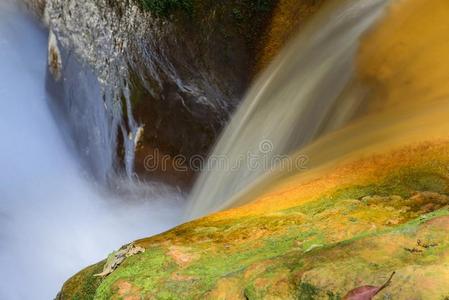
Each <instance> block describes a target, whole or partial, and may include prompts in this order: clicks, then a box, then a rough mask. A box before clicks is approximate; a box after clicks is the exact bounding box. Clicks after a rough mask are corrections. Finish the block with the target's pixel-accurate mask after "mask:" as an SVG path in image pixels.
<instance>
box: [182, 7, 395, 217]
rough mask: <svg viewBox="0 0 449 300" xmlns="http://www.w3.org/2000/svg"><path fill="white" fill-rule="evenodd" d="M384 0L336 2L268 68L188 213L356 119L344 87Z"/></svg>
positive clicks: (225, 198)
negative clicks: (352, 118)
mask: <svg viewBox="0 0 449 300" xmlns="http://www.w3.org/2000/svg"><path fill="white" fill-rule="evenodd" d="M387 3H388V1H386V0H375V1H373V0H365V1H354V0H350V1H344V2H343V3H342V2H341V1H336V3H333V4H331V5H329V6H328V7H327V9H324V10H323V11H322V12H321V13H320V14H319V15H318V16H316V18H315V20H314V21H313V22H312V23H311V24H309V26H308V28H306V29H305V30H304V31H303V32H302V33H301V34H300V35H299V36H298V38H297V39H296V40H295V41H294V42H293V43H292V44H291V45H290V46H289V48H288V49H286V51H284V52H283V53H282V54H281V55H280V57H279V58H278V59H277V60H276V61H275V62H274V63H273V64H272V66H271V67H270V68H268V70H267V71H266V72H265V73H264V75H263V76H262V77H261V78H260V79H259V80H258V81H257V83H256V84H255V85H254V86H253V87H252V88H251V90H250V92H249V93H248V95H247V96H246V98H245V100H244V102H243V104H242V105H241V106H240V108H239V109H238V111H237V113H236V114H235V115H234V117H233V119H232V121H231V122H230V124H229V125H228V127H227V129H226V130H225V132H224V134H223V135H222V137H221V139H220V140H219V142H218V143H217V145H216V146H215V150H214V151H213V152H212V155H211V158H212V161H213V160H215V161H217V160H216V158H217V157H219V158H222V159H223V158H224V159H225V160H226V162H227V164H226V165H225V166H224V167H223V165H221V166H219V165H217V164H216V165H215V166H214V165H213V163H212V164H211V165H212V166H211V167H210V165H208V167H210V168H207V169H205V170H203V172H202V174H201V176H200V178H199V179H198V181H197V183H196V185H195V187H194V190H193V192H192V194H191V196H190V206H189V210H188V214H189V216H190V217H198V216H201V215H204V214H206V213H208V212H211V211H216V210H219V209H220V208H223V207H226V206H227V205H228V204H229V201H232V200H231V198H232V196H233V195H235V194H236V193H237V192H239V191H241V190H242V189H243V188H244V187H246V186H247V185H248V184H250V183H251V182H253V181H254V180H255V179H256V178H257V177H259V176H260V175H261V174H263V173H264V172H266V171H267V168H268V169H269V168H270V166H271V164H270V162H273V163H274V164H275V163H276V162H277V160H276V158H279V156H280V155H285V154H288V153H290V152H291V151H293V150H294V149H297V148H298V147H300V146H302V145H306V144H307V143H308V142H310V141H312V140H313V139H314V138H316V137H317V136H318V135H320V134H321V133H323V132H326V131H329V130H332V129H335V128H339V127H341V126H342V125H343V124H345V123H346V122H347V121H348V120H349V119H350V118H351V117H352V114H353V110H351V109H348V108H354V107H357V105H356V104H357V103H356V102H355V100H358V99H359V98H360V97H357V93H355V94H354V89H350V90H351V91H352V92H348V93H343V91H344V90H345V89H349V88H348V87H349V86H350V83H351V76H352V71H353V68H354V65H353V64H354V56H355V53H356V50H357V47H358V42H359V38H360V36H361V35H362V34H363V33H364V32H365V31H366V30H367V29H368V28H369V27H370V26H371V25H372V24H373V23H374V22H375V20H376V19H377V18H378V17H379V16H380V15H381V13H382V12H383V9H384V7H385V5H386V4H387ZM337 106H338V107H337ZM334 108H335V109H334ZM267 161H268V163H267ZM235 166H238V167H235Z"/></svg>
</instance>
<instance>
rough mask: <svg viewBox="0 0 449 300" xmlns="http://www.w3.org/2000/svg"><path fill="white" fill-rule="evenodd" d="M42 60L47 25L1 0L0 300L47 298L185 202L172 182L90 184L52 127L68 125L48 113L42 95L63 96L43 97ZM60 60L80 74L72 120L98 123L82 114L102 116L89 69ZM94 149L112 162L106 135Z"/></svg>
mask: <svg viewBox="0 0 449 300" xmlns="http://www.w3.org/2000/svg"><path fill="white" fill-rule="evenodd" d="M46 59H47V34H46V32H44V31H43V30H41V29H39V28H38V26H37V25H36V24H35V23H33V22H32V21H31V18H29V17H28V16H26V15H24V14H23V13H22V12H21V11H20V10H19V9H18V8H17V7H16V6H15V5H14V1H10V0H2V1H0V65H1V68H0V104H1V107H2V108H1V109H0V136H1V137H2V142H1V143H0V144H1V145H0V149H1V151H0V170H1V172H0V195H1V196H0V265H1V272H0V299H8V300H16V299H17V300H19V299H20V300H24V299H25V300H27V299H33V300H34V299H38V300H40V299H53V298H54V296H55V295H56V293H57V291H58V290H59V289H60V287H61V286H62V284H63V281H64V280H66V279H67V278H68V277H69V276H71V275H73V274H74V273H75V272H76V271H78V270H80V269H81V268H82V267H84V266H86V265H88V264H92V263H94V262H96V261H98V260H100V259H102V258H104V257H105V256H106V255H107V254H108V253H109V252H110V251H112V250H113V249H116V248H118V247H120V246H121V245H123V244H124V243H126V242H129V241H132V240H133V239H137V238H142V237H144V236H147V235H148V234H156V233H159V232H161V231H164V230H167V229H168V228H170V227H172V226H174V225H176V223H177V222H178V221H179V219H180V207H181V206H182V199H181V197H180V195H179V194H178V193H177V192H176V191H174V190H172V189H171V188H169V187H164V186H162V185H161V184H157V185H156V184H155V185H151V184H149V185H145V186H140V185H138V184H137V183H130V182H129V181H127V182H126V183H124V184H123V185H124V186H125V187H126V190H125V189H122V190H121V191H122V193H121V194H120V195H119V196H117V195H113V194H111V193H110V192H108V191H105V190H103V189H101V188H99V187H98V186H96V185H94V184H92V180H91V177H88V176H86V173H89V172H84V170H83V169H82V168H80V167H79V166H80V160H79V159H78V156H76V155H75V153H76V151H73V150H72V148H71V147H70V143H66V141H65V140H64V138H65V139H68V136H63V135H62V133H64V132H66V131H65V130H59V129H61V127H64V126H65V125H66V124H65V123H64V122H62V121H60V120H58V121H57V122H55V120H54V119H53V115H54V114H51V113H50V110H49V107H48V104H49V102H51V103H55V102H58V100H61V99H52V101H49V99H50V96H49V95H48V94H47V92H46V89H45V74H46V69H47V66H46V63H47V61H46ZM66 67H67V68H72V69H71V70H72V71H73V73H74V74H73V75H77V74H79V76H80V79H82V80H80V81H79V84H78V86H75V85H72V86H71V89H68V90H67V92H68V93H70V92H73V93H79V94H78V95H79V96H80V97H77V98H76V99H75V98H72V100H73V101H75V100H80V101H81V100H82V101H83V102H82V103H73V106H76V108H74V109H75V110H77V113H76V114H75V116H76V117H79V119H78V120H76V121H78V122H79V124H80V125H82V126H86V127H89V126H92V122H93V121H95V120H92V119H89V118H85V115H86V114H84V111H83V110H82V106H83V105H85V107H84V109H90V110H91V111H90V112H89V115H90V116H97V117H98V119H100V120H104V119H105V116H104V115H103V114H105V112H104V109H102V107H96V106H95V105H94V103H97V102H98V101H92V100H97V99H92V97H94V98H95V97H97V96H99V95H100V90H99V89H98V86H96V85H95V81H93V82H90V81H89V79H92V77H93V76H92V77H89V76H86V74H87V73H82V71H81V70H80V69H79V68H78V66H76V65H75V64H74V65H73V66H67V65H66ZM66 84H68V83H66ZM91 84H92V85H93V88H92V85H91ZM77 88H78V89H77ZM81 96H82V97H81ZM84 97H85V98H84ZM89 101H92V102H89ZM59 119H61V120H63V119H64V117H60V118H59ZM98 126H106V124H104V123H101V122H100V123H98ZM89 129H91V130H93V131H94V132H93V133H92V134H93V135H95V134H97V133H95V128H89ZM106 132H107V131H106ZM109 134H110V135H113V133H111V132H109ZM92 138H93V136H92ZM72 144H74V142H72ZM91 149H92V148H91ZM95 149H96V150H95V151H98V153H97V154H98V156H97V157H100V158H101V157H105V159H107V160H109V159H110V157H109V156H110V153H109V152H108V151H111V149H110V148H109V147H108V145H107V142H105V141H102V140H100V142H99V143H98V145H96V147H95ZM102 154H104V156H103V155H102ZM109 163H110V161H106V162H105V163H104V165H107V164H109ZM98 165H103V162H101V163H99V164H98ZM101 172H103V171H101Z"/></svg>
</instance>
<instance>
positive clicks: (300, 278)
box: [60, 142, 449, 299]
mask: <svg viewBox="0 0 449 300" xmlns="http://www.w3.org/2000/svg"><path fill="white" fill-rule="evenodd" d="M447 145H448V143H447V142H444V143H441V142H438V143H433V144H432V143H431V144H426V146H423V145H415V146H412V147H406V148H404V149H399V150H397V151H394V152H392V153H389V154H385V155H383V156H382V157H383V163H382V164H379V161H380V157H376V158H375V159H373V160H372V161H371V163H372V164H373V165H372V167H371V168H364V169H361V170H359V172H358V176H357V177H354V178H357V179H353V178H352V179H351V182H349V183H348V182H345V183H344V184H343V182H344V181H345V180H347V178H348V177H349V176H346V177H345V176H344V175H345V174H350V173H352V172H354V170H353V169H351V167H350V165H345V166H341V167H340V168H336V169H335V170H334V171H332V174H327V175H326V176H324V177H322V178H315V179H313V180H310V181H307V182H301V183H298V184H297V186H296V189H294V190H288V191H287V190H285V188H286V187H285V186H283V185H280V186H279V189H274V190H273V191H271V192H269V193H267V194H265V195H264V196H261V197H260V200H258V201H255V202H254V203H251V204H248V205H246V206H243V207H241V208H236V209H233V210H230V211H225V212H222V213H218V214H215V215H211V216H209V217H206V218H203V219H200V220H196V221H193V222H190V223H187V224H184V225H181V226H179V227H177V228H175V229H173V230H171V231H169V232H166V233H164V234H161V235H158V236H155V237H151V238H148V239H144V240H140V241H136V242H135V244H136V245H139V246H142V247H144V248H146V251H145V253H143V254H138V255H135V256H132V257H130V258H128V259H126V260H125V262H124V263H123V264H122V265H120V266H119V267H118V268H117V269H116V270H115V271H114V272H113V273H112V274H110V275H109V276H107V277H106V278H104V279H103V280H97V279H93V277H92V275H93V273H94V272H93V271H92V268H95V269H96V270H97V271H98V270H99V269H101V268H102V266H103V265H104V262H101V263H99V264H97V265H96V266H94V267H91V268H90V269H86V270H84V271H82V272H81V273H79V274H78V275H75V277H73V278H72V279H70V280H69V281H68V282H67V283H66V284H65V285H64V288H63V289H62V292H61V296H60V297H61V298H60V299H74V297H77V296H78V297H79V295H82V299H342V298H343V297H344V296H345V295H346V294H347V293H348V292H349V291H351V290H352V289H354V288H357V287H360V286H364V285H381V284H382V283H383V282H385V280H386V278H388V277H389V276H390V274H391V273H392V272H393V271H396V275H395V277H394V278H393V280H392V283H391V285H390V286H389V287H387V288H386V289H385V290H383V291H382V292H381V293H380V294H379V296H378V297H379V299H382V297H383V298H384V299H409V298H410V297H412V296H413V297H415V296H416V297H418V299H442V298H443V297H444V296H445V295H449V287H448V286H447V284H446V282H447V280H449V272H448V271H447V270H448V269H447V266H448V265H449V260H448V259H449V258H448V257H449V256H448V255H447V254H448V253H449V252H448V247H449V237H448V236H447V234H446V233H447V230H448V229H449V211H448V208H447V206H448V205H449V196H448V191H449V183H448V180H447V179H448V178H449V170H448V169H447V168H446V167H445V166H446V165H447V163H448V158H447V156H446V154H445V153H446V151H445V149H447ZM401 153H402V154H404V153H408V156H407V158H406V157H405V156H404V155H402V157H403V159H402V160H398V159H397V158H398V157H401V155H400V154H401ZM428 157H432V158H433V159H432V160H431V161H429V160H428V159H426V158H428ZM364 161H365V163H366V161H370V160H369V159H364ZM374 162H375V163H374ZM436 162H438V163H436ZM353 165H354V166H355V165H363V164H362V163H361V161H358V162H354V164H353ZM387 166H388V167H387ZM329 176H330V177H332V178H334V181H335V178H338V180H337V182H334V183H333V184H332V185H329V184H324V183H325V182H326V181H327V180H328V177H329ZM291 184H292V183H289V186H291ZM317 187H320V188H319V189H317ZM309 190H313V193H311V194H309V192H308V191H309ZM289 197H292V199H293V200H291V201H290V200H289V199H288V198H289ZM276 199H277V200H278V201H279V200H280V199H284V200H286V201H285V202H282V203H280V204H279V205H277V206H276V208H274V207H273V206H272V205H271V204H270V201H275V200H276ZM278 203H279V202H278ZM264 205H265V206H264ZM256 207H258V209H256ZM92 280H95V281H92ZM74 286H78V288H76V289H75V288H73V287H74ZM82 293H84V294H82Z"/></svg>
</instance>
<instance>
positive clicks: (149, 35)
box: [27, 0, 270, 186]
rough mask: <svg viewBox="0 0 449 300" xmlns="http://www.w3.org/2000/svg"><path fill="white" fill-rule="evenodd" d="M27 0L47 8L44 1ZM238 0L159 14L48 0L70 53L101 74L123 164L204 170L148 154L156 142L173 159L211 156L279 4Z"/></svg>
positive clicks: (186, 175) (143, 172) (175, 171)
mask: <svg viewBox="0 0 449 300" xmlns="http://www.w3.org/2000/svg"><path fill="white" fill-rule="evenodd" d="M27 1H29V3H32V5H31V7H38V6H39V11H40V12H41V11H42V9H41V6H43V4H42V3H43V2H42V1H32V0H27ZM231 2H232V3H225V4H224V3H217V2H216V1H206V0H205V1H197V2H195V3H196V4H195V6H194V7H193V9H194V10H193V11H192V12H191V13H189V14H187V13H186V12H183V11H174V12H173V13H172V14H170V15H165V16H160V15H156V14H153V13H152V12H149V11H145V10H144V8H143V7H141V6H140V4H139V3H138V2H134V1H126V0H123V1H117V2H116V1H114V2H111V1H108V0H87V1H82V2H80V1H75V0H69V1H59V0H48V1H47V4H46V11H45V16H46V17H45V18H46V21H48V23H49V28H50V30H51V32H53V33H54V35H55V36H56V39H57V42H58V44H59V47H60V48H61V52H63V53H67V54H68V55H67V57H68V58H71V57H72V56H73V57H75V58H76V59H77V60H78V61H80V62H81V63H82V64H85V65H86V67H87V68H88V69H92V70H93V73H94V74H95V76H96V77H97V79H98V82H99V84H100V90H101V91H102V94H103V95H102V96H100V97H99V99H98V100H97V101H100V102H102V101H103V102H104V106H105V112H106V114H108V115H109V117H108V118H109V119H110V120H114V122H115V123H111V122H109V126H110V127H111V128H110V129H108V130H106V132H109V133H112V134H113V133H114V132H117V136H116V137H108V139H109V140H110V141H113V140H114V139H115V138H117V141H118V142H116V144H117V145H118V147H117V149H115V150H114V151H115V152H116V153H117V155H116V157H115V159H113V160H115V161H119V162H122V166H120V164H119V165H117V166H114V168H115V169H116V171H117V170H118V171H120V169H125V170H126V171H127V173H128V175H132V172H133V171H132V170H133V166H134V167H135V168H134V169H135V170H136V171H137V173H138V175H139V177H141V178H152V177H155V176H156V177H160V176H162V177H163V179H167V180H173V181H175V182H176V183H178V184H180V185H183V186H188V185H189V182H191V179H192V178H193V176H194V173H195V172H193V170H191V169H189V167H188V166H187V165H186V166H185V167H186V168H182V170H180V168H174V167H173V165H172V164H169V166H168V167H166V168H162V167H161V168H157V169H152V170H151V171H148V168H145V161H148V157H149V156H151V155H153V152H154V150H157V151H158V153H159V154H158V155H162V156H164V157H165V156H166V157H168V159H169V160H173V159H176V158H177V157H178V156H179V155H181V156H182V157H183V158H185V159H186V160H189V159H190V158H191V157H192V156H193V155H202V156H204V155H206V154H207V153H208V151H209V149H210V148H211V146H212V145H213V144H214V142H215V140H216V139H217V137H218V135H219V133H220V131H221V129H222V128H223V126H224V125H225V124H226V122H227V120H228V118H229V115H230V113H231V112H232V111H233V110H234V108H235V107H236V105H237V104H238V102H239V100H240V99H241V98H242V95H243V93H244V91H245V89H246V87H247V86H248V83H249V81H250V78H251V76H252V67H253V66H254V65H255V60H256V59H255V55H254V53H255V49H256V46H255V41H257V39H258V36H259V35H260V34H262V32H263V29H264V25H265V20H266V19H267V17H268V16H269V14H270V10H269V9H265V8H264V9H263V10H258V9H257V8H254V7H253V6H252V4H251V3H252V2H251V1H247V2H248V3H246V2H244V3H243V4H242V3H240V2H239V1H231ZM38 3H39V5H37V4H38ZM33 5H34V6H33ZM41 15H44V14H43V13H41ZM69 61H70V60H69ZM66 63H67V61H64V60H63V61H62V76H63V78H66V79H67V78H68V76H73V74H68V73H67V72H66V71H67V69H66V68H65V64H66ZM70 80H71V79H70ZM73 101H76V100H73V99H72V100H71V102H73ZM67 110H68V114H70V108H68V109H67ZM86 113H89V112H86ZM97 113H98V112H97ZM117 116H119V117H120V118H121V119H122V121H121V122H117V121H116V119H117ZM91 125H92V126H97V125H94V124H91ZM94 129H95V128H94ZM86 130H87V129H86ZM91 130H92V128H91ZM86 134H87V133H86ZM81 135H82V133H81ZM100 138H101V137H100ZM89 147H90V146H89V145H88V146H87V148H85V149H83V151H85V152H89V153H91V152H92V151H90V150H91V149H90V148H89ZM150 159H151V158H150Z"/></svg>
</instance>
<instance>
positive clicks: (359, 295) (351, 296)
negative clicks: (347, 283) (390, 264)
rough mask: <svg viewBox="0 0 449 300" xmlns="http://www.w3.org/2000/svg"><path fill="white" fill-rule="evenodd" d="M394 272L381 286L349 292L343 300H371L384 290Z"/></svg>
mask: <svg viewBox="0 0 449 300" xmlns="http://www.w3.org/2000/svg"><path fill="white" fill-rule="evenodd" d="M395 273H396V272H393V273H392V274H391V275H390V278H388V280H387V281H386V282H385V283H384V284H383V285H382V286H372V285H365V286H361V287H358V288H355V289H353V290H351V291H349V292H348V293H347V294H346V296H345V297H344V298H343V299H344V300H371V299H373V298H374V296H376V295H377V294H379V293H380V291H382V290H383V289H384V288H386V287H387V286H389V285H390V283H391V280H392V279H393V276H394V274H395Z"/></svg>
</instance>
